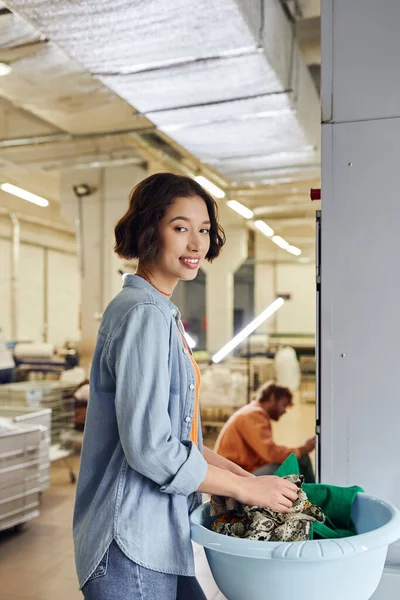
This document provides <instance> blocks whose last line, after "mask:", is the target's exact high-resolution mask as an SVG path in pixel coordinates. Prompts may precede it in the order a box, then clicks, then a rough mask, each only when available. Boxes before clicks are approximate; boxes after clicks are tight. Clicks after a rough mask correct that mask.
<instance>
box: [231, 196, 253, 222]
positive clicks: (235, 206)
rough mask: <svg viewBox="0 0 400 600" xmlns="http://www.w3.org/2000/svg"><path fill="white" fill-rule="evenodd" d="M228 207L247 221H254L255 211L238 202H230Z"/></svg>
mask: <svg viewBox="0 0 400 600" xmlns="http://www.w3.org/2000/svg"><path fill="white" fill-rule="evenodd" d="M227 205H228V206H229V208H231V209H232V210H234V211H235V212H237V213H238V214H239V215H240V216H241V217H244V218H245V219H252V218H253V217H254V213H253V211H252V210H250V209H249V208H247V206H244V204H241V203H240V202H238V201H237V200H228V202H227Z"/></svg>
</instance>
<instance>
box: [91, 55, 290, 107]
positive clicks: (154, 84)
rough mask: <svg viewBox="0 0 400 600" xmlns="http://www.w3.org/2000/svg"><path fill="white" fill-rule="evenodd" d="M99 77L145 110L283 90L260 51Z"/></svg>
mask: <svg viewBox="0 0 400 600" xmlns="http://www.w3.org/2000/svg"><path fill="white" fill-rule="evenodd" d="M100 79H101V81H102V82H103V83H105V84H106V85H107V86H108V87H110V88H111V89H112V90H114V91H115V92H116V93H117V94H118V95H119V96H121V97H122V98H124V99H125V100H127V101H128V102H130V103H132V104H134V105H135V107H136V108H137V109H138V110H139V111H140V112H143V113H148V112H153V111H159V110H167V109H171V108H176V107H187V106H192V105H199V104H208V103H211V104H212V103H214V102H222V101H225V100H233V99H238V98H248V97H251V96H257V95H260V94H271V93H276V92H282V91H284V88H283V86H282V84H281V82H280V81H279V79H278V78H277V76H276V74H275V72H274V70H273V69H272V68H271V67H270V65H269V64H268V63H267V62H266V60H265V57H264V55H263V54H262V53H260V52H252V53H250V54H244V55H242V56H231V57H228V58H218V59H212V60H211V59H210V60H200V61H195V62H192V63H190V64H181V65H179V66H177V65H176V66H174V67H167V68H164V69H155V70H151V71H145V72H142V73H135V74H131V75H110V76H105V77H100ZM161 90H162V93H160V91H161Z"/></svg>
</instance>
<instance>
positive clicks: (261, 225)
mask: <svg viewBox="0 0 400 600" xmlns="http://www.w3.org/2000/svg"><path fill="white" fill-rule="evenodd" d="M255 226H256V227H257V229H258V230H259V231H261V233H263V234H264V235H266V236H267V237H272V236H273V235H274V230H273V229H271V227H270V226H269V225H267V224H266V222H265V221H256V222H255Z"/></svg>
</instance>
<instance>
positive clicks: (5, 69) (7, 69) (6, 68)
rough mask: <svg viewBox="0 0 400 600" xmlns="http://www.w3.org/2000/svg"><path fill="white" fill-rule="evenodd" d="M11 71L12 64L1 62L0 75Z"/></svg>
mask: <svg viewBox="0 0 400 600" xmlns="http://www.w3.org/2000/svg"><path fill="white" fill-rule="evenodd" d="M11 71H12V68H11V67H10V65H7V64H6V63H3V62H0V77H3V76H4V75H9V74H10V73H11Z"/></svg>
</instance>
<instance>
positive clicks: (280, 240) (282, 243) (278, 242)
mask: <svg viewBox="0 0 400 600" xmlns="http://www.w3.org/2000/svg"><path fill="white" fill-rule="evenodd" d="M272 241H273V242H274V244H276V245H277V246H279V248H282V250H287V249H288V248H289V243H288V242H287V241H286V240H284V239H283V238H282V237H281V236H280V235H274V237H273V238H272Z"/></svg>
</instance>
